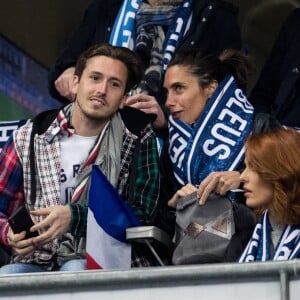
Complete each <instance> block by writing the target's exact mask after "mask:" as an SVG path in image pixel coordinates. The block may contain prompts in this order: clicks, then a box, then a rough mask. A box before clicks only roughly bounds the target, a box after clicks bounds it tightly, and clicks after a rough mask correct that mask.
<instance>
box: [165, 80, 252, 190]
mask: <svg viewBox="0 0 300 300" xmlns="http://www.w3.org/2000/svg"><path fill="white" fill-rule="evenodd" d="M253 112H254V109H253V107H252V105H251V104H250V103H249V102H248V100H247V98H246V96H245V95H244V93H243V91H242V90H241V89H239V88H238V87H237V84H236V81H235V79H234V78H233V77H232V76H228V77H226V78H225V79H224V80H223V81H222V82H221V83H220V84H219V86H218V88H217V89H216V91H215V92H214V94H213V96H212V97H211V99H210V100H209V101H208V103H207V104H206V106H205V108H204V110H203V112H202V113H201V115H200V117H199V119H198V120H197V121H196V123H195V125H194V126H193V127H192V126H190V125H189V124H186V123H185V122H183V121H181V120H179V119H174V118H173V117H172V116H170V117H169V142H170V146H169V155H170V158H171V161H172V165H173V172H174V175H175V177H176V179H177V180H178V182H179V183H181V184H187V183H192V184H194V185H198V184H199V183H200V182H201V181H202V180H203V179H204V178H205V177H206V176H208V175H209V174H210V173H211V172H213V171H230V170H235V169H236V168H237V167H238V166H239V164H240V163H241V162H242V161H243V159H244V142H245V140H246V138H247V137H248V135H249V134H250V132H251V129H252V119H253Z"/></svg>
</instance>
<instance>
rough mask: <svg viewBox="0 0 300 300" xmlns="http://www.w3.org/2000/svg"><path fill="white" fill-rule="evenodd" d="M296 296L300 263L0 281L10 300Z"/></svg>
mask: <svg viewBox="0 0 300 300" xmlns="http://www.w3.org/2000/svg"><path fill="white" fill-rule="evenodd" d="M299 295H300V260H299V261H298V260H294V261H281V262H266V263H248V264H238V263H233V264H209V265H193V266H180V267H175V266H170V267H156V268H143V269H142V268H141V269H133V270H129V271H84V272H74V273H73V272H64V273H62V272H60V273H59V272H50V273H35V274H22V275H21V274H20V275H8V276H3V275H2V276H0V298H1V299H9V300H15V299H38V300H44V299H52V300H53V299H54V300H61V299H70V300H77V299H78V300H79V299H80V300H82V299H84V300H90V299H97V300H98V299H100V300H101V299H109V300H115V299H118V300H120V299H121V300H124V299H130V300H141V299H143V300H147V299H149V300H156V299H158V300H166V299H170V300H171V299H172V300H174V299H182V300H183V299H188V300H190V299H197V300H199V299H205V300H210V299H211V300H218V299H222V300H226V299H230V300H233V299H243V300H244V299H245V300H247V299H255V300H260V299H264V300H265V299H272V300H277V299H278V300H298V299H299V297H300V296H299ZM26 296H27V297H28V298H25V297H26Z"/></svg>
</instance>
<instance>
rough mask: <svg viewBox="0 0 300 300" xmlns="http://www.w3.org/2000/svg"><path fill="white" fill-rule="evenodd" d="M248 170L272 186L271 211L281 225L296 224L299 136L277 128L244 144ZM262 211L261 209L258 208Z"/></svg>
mask: <svg viewBox="0 0 300 300" xmlns="http://www.w3.org/2000/svg"><path fill="white" fill-rule="evenodd" d="M246 158H247V164H248V166H249V168H251V169H252V170H253V171H255V172H257V173H258V174H259V176H260V178H261V180H263V181H264V182H265V183H267V184H270V185H271V186H272V187H273V190H274V195H273V201H272V204H271V205H272V206H271V210H272V213H273V215H274V218H276V221H277V222H279V223H281V224H299V223H300V133H299V132H297V131H296V130H294V129H291V128H290V129H287V128H283V127H282V128H280V129H276V130H274V131H271V132H268V133H263V134H254V135H252V136H250V137H249V138H248V139H247V142H246ZM262 209H265V208H262Z"/></svg>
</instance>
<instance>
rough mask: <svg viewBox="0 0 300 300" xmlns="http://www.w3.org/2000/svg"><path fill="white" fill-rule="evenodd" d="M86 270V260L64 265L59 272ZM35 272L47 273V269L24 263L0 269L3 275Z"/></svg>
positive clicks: (76, 260)
mask: <svg viewBox="0 0 300 300" xmlns="http://www.w3.org/2000/svg"><path fill="white" fill-rule="evenodd" d="M83 270H86V260H85V259H74V260H70V261H67V262H66V263H64V264H63V265H62V266H61V267H60V269H59V271H62V272H66V271H71V272H74V271H83ZM34 272H47V271H45V269H43V268H42V267H40V266H38V265H34V264H24V263H15V264H8V265H5V266H3V267H1V268H0V275H1V274H16V273H34Z"/></svg>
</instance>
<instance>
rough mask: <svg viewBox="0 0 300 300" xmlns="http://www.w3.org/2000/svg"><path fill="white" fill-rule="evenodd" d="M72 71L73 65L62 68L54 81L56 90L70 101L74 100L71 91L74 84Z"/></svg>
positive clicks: (73, 69) (73, 70)
mask: <svg viewBox="0 0 300 300" xmlns="http://www.w3.org/2000/svg"><path fill="white" fill-rule="evenodd" d="M74 72H75V67H70V68H68V69H66V70H64V71H63V72H62V73H61V74H60V76H59V77H58V78H57V79H56V80H55V82H54V85H55V88H56V89H57V91H58V92H59V93H60V94H61V95H62V96H63V97H65V98H67V99H69V100H70V101H74V100H75V94H74V93H73V92H72V87H73V84H74Z"/></svg>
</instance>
